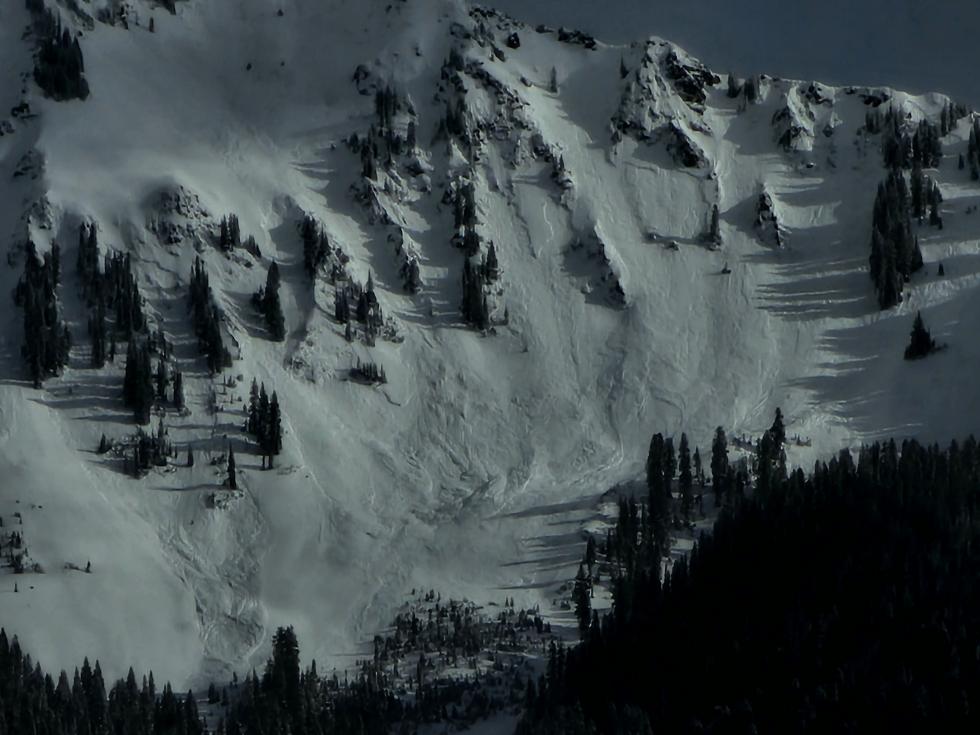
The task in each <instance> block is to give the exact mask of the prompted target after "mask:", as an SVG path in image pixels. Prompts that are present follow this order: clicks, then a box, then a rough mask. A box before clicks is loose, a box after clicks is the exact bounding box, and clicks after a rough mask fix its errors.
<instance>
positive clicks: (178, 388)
mask: <svg viewBox="0 0 980 735" xmlns="http://www.w3.org/2000/svg"><path fill="white" fill-rule="evenodd" d="M174 406H175V407H176V408H177V410H178V411H183V410H184V406H185V402H184V374H183V373H182V372H180V371H179V370H178V371H177V372H176V373H174Z"/></svg>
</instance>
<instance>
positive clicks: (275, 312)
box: [262, 261, 286, 342]
mask: <svg viewBox="0 0 980 735" xmlns="http://www.w3.org/2000/svg"><path fill="white" fill-rule="evenodd" d="M262 312H263V314H265V323H266V326H267V327H268V329H269V333H270V334H271V335H272V339H273V340H275V341H276V342H282V341H283V340H284V339H285V338H286V323H285V318H284V317H283V313H282V305H281V304H280V302H279V266H278V264H277V263H276V261H272V265H270V266H269V272H268V275H267V276H266V281H265V290H264V291H263V299H262Z"/></svg>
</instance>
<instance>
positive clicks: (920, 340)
mask: <svg viewBox="0 0 980 735" xmlns="http://www.w3.org/2000/svg"><path fill="white" fill-rule="evenodd" d="M935 350H936V340H934V339H933V338H932V335H930V334H929V330H928V329H926V325H925V323H924V322H923V321H922V312H921V311H920V312H916V315H915V321H914V322H913V323H912V334H911V339H910V340H909V345H908V347H906V348H905V359H906V360H917V359H919V358H921V357H925V356H926V355H928V354H929V353H930V352H935Z"/></svg>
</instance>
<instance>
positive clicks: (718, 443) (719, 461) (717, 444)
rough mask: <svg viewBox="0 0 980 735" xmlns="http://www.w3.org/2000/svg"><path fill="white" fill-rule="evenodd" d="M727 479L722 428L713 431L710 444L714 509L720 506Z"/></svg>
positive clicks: (724, 439)
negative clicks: (712, 438) (713, 435)
mask: <svg viewBox="0 0 980 735" xmlns="http://www.w3.org/2000/svg"><path fill="white" fill-rule="evenodd" d="M727 477H728V437H726V436H725V430H724V429H723V428H722V427H720V426H719V427H718V428H717V429H715V438H714V440H713V441H712V442H711V487H712V489H713V490H714V493H715V507H716V508H717V507H718V506H720V505H721V503H722V500H723V499H724V496H725V489H726V488H725V483H726V479H727Z"/></svg>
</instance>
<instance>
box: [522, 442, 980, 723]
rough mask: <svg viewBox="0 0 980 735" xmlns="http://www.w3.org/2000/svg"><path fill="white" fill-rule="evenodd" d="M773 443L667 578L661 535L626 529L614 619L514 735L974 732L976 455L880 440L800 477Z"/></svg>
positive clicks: (979, 690)
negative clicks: (628, 553) (629, 559)
mask: <svg viewBox="0 0 980 735" xmlns="http://www.w3.org/2000/svg"><path fill="white" fill-rule="evenodd" d="M766 433H767V434H768V435H769V440H768V442H766V443H767V444H769V446H768V447H767V448H766V449H764V450H763V448H762V446H761V445H762V443H763V442H761V441H760V444H759V445H758V446H757V448H756V457H755V463H756V464H757V467H756V471H755V473H754V475H755V481H754V483H753V484H752V485H751V486H750V487H748V488H746V492H745V493H744V494H737V493H736V494H732V495H731V496H730V497H729V499H728V501H727V502H726V503H725V504H724V505H723V509H722V512H721V515H720V516H719V519H718V521H717V522H716V523H715V526H714V529H713V531H712V532H711V533H710V534H705V535H702V536H701V538H700V539H699V540H698V542H697V543H696V545H695V547H694V549H693V551H692V552H691V554H690V556H689V557H687V558H686V559H678V560H676V561H675V562H674V563H673V566H672V567H670V569H669V570H668V571H666V572H664V571H662V569H661V565H660V563H659V562H660V560H661V558H662V554H663V551H662V548H661V547H659V546H658V541H657V537H656V533H655V532H654V533H651V534H649V535H645V534H644V532H643V531H642V524H637V525H636V526H635V527H633V528H627V529H625V532H626V533H628V534H630V535H629V539H628V542H627V543H628V544H630V545H632V546H634V548H635V556H636V558H637V560H638V561H637V563H636V564H634V566H633V568H632V570H627V569H626V568H625V567H624V566H623V565H621V564H607V565H606V566H607V568H608V569H609V573H610V575H611V577H612V589H613V593H614V605H613V609H612V611H611V612H610V613H609V614H606V615H604V616H599V615H597V614H593V615H592V619H591V621H590V623H589V626H588V628H587V629H586V632H585V634H584V636H583V642H582V644H581V645H580V646H579V647H578V648H576V649H574V650H568V651H566V650H563V649H560V648H558V647H556V648H555V649H553V650H552V653H551V656H550V657H549V659H550V660H549V663H548V666H547V669H546V672H545V674H544V675H543V676H542V677H541V678H540V679H538V680H537V681H536V682H532V683H531V684H529V686H528V694H527V697H526V705H527V709H526V713H525V715H524V718H523V719H522V721H521V723H520V725H519V727H518V730H517V731H518V733H519V735H537V734H540V733H563V734H568V733H617V734H618V733H652V732H672V733H694V732H703V733H733V732H757V733H784V732H795V733H825V732H872V731H886V732H887V731H890V732H912V731H945V732H971V731H973V730H975V729H977V727H978V725H980V719H978V718H980V715H978V709H977V707H978V705H980V659H978V658H977V656H976V641H977V640H978V637H980V604H978V602H980V577H978V575H977V574H976V558H975V557H976V553H975V548H976V543H977V540H978V539H980V516H978V510H980V448H978V445H977V442H976V441H975V440H974V439H973V438H972V437H970V438H968V439H967V440H966V441H964V442H962V443H958V442H952V443H951V444H950V445H949V446H948V447H947V448H946V449H940V448H939V447H938V446H937V445H929V446H926V445H921V444H919V443H917V442H915V441H911V440H909V441H905V442H903V443H902V444H901V445H900V446H899V445H897V444H896V443H895V442H894V441H889V442H884V443H875V444H872V445H870V446H865V447H862V448H861V450H860V452H859V453H858V455H857V457H856V458H855V457H854V456H853V455H852V454H851V453H850V452H849V451H847V450H843V451H841V452H840V453H839V454H838V455H837V456H836V457H833V458H831V459H830V460H829V461H820V462H817V463H816V465H815V467H814V470H813V472H812V473H811V474H810V475H809V476H807V475H805V474H804V473H803V471H802V470H799V469H798V470H794V471H792V472H789V473H786V472H785V471H782V470H781V469H780V468H779V463H780V460H779V459H778V453H776V451H775V450H776V449H777V448H780V446H779V445H780V436H779V433H778V431H772V430H770V431H769V432H766ZM763 455H768V456H763ZM773 456H777V459H776V460H775V461H774V460H773V459H772V458H773ZM654 483H656V473H655V472H654ZM655 500H656V499H655V498H654V499H651V500H650V501H649V502H655ZM650 516H651V518H653V517H655V512H654V511H651V512H650ZM655 527H656V526H654V528H655ZM618 533H622V531H618ZM648 546H651V547H652V548H651V549H649V550H647V547H648ZM587 553H588V552H587ZM593 553H594V554H597V558H598V561H599V565H600V566H602V564H603V563H605V562H606V561H607V560H608V559H609V558H610V554H609V552H608V551H607V552H605V553H603V551H602V549H601V548H599V549H598V551H597V552H596V551H594V552H593ZM603 557H605V558H603Z"/></svg>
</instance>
